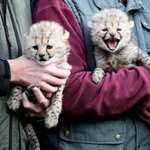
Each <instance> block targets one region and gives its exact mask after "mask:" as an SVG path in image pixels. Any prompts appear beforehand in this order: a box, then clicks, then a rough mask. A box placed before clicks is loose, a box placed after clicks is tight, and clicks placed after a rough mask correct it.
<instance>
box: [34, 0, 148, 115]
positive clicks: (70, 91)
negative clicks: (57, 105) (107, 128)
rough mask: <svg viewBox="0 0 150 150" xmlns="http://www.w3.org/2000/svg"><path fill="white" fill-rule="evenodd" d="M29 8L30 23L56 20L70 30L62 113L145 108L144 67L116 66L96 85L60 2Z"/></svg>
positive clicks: (79, 38) (76, 28) (77, 34)
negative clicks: (114, 69) (69, 50)
mask: <svg viewBox="0 0 150 150" xmlns="http://www.w3.org/2000/svg"><path fill="white" fill-rule="evenodd" d="M37 3H39V5H36V6H35V8H34V11H33V23H36V22H39V21H41V20H49V21H56V22H58V23H60V24H61V25H62V26H64V28H65V29H66V30H68V31H69V32H70V38H69V42H70V45H71V54H70V55H69V63H70V64H71V65H72V66H73V69H72V70H71V76H70V77H69V79H68V81H67V84H66V87H65V90H64V97H63V113H64V114H66V115H69V116H78V115H88V116H89V115H90V116H109V115H114V114H119V113H122V112H124V111H126V110H128V109H130V108H131V107H133V106H135V104H137V105H136V107H138V108H139V109H142V110H144V109H146V108H147V107H148V104H149V101H150V72H149V71H148V70H147V69H146V68H145V67H131V68H129V69H125V68H123V69H120V70H119V71H118V72H117V73H115V72H112V73H106V76H105V77H104V78H103V80H102V82H101V83H100V84H99V85H96V84H95V83H93V81H92V73H91V72H90V71H87V70H88V67H87V63H86V49H85V44H84V38H83V34H82V31H81V29H80V26H79V24H78V22H77V20H76V18H75V16H74V14H73V13H72V11H71V10H70V8H69V7H68V6H67V5H66V4H65V3H64V2H63V1H62V0H55V1H49V0H45V1H42V2H41V0H38V2H37Z"/></svg>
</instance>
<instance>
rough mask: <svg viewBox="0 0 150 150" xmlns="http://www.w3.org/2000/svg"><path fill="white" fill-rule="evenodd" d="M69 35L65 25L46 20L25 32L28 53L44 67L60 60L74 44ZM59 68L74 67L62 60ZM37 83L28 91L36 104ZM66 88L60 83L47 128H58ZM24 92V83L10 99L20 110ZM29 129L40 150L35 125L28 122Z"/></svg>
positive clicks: (10, 104) (28, 88)
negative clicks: (71, 42) (71, 44)
mask: <svg viewBox="0 0 150 150" xmlns="http://www.w3.org/2000/svg"><path fill="white" fill-rule="evenodd" d="M68 38H69V32H68V31H66V30H64V29H63V27H62V26H60V25H59V24H58V23H56V22H49V21H42V22H40V23H36V24H33V25H32V26H31V27H30V30H29V32H28V33H26V34H25V41H26V42H25V56H26V57H28V58H30V59H33V60H35V61H37V63H39V64H40V65H43V66H44V65H48V64H50V63H54V62H59V60H60V58H61V57H62V56H64V55H68V54H69V51H70V45H69V42H68ZM56 67H58V68H60V69H64V70H71V68H72V67H71V66H70V65H69V64H68V63H67V62H59V63H57V65H56ZM35 86H36V85H30V86H29V87H27V92H26V94H27V96H28V98H29V100H30V101H32V102H33V103H36V98H35V96H34V94H33V92H32V89H33V88H34V87H35ZM63 89H64V85H61V86H59V87H58V90H57V91H56V92H55V93H53V95H52V98H51V108H50V110H49V111H48V113H47V116H46V118H45V126H46V127H47V128H51V127H54V126H56V125H57V123H58V119H59V115H60V113H61V111H62V97H63ZM22 91H23V88H22V87H20V86H17V87H15V88H14V89H13V90H12V92H11V95H10V97H9V100H8V102H7V104H8V107H9V108H10V109H11V110H13V111H17V110H18V109H19V107H20V104H21V100H22V97H21V94H22ZM25 131H26V134H27V136H28V139H29V141H30V144H31V146H32V148H33V149H34V150H39V149H40V147H39V143H38V139H37V138H36V137H35V135H34V133H33V132H34V131H33V128H32V124H30V123H26V124H25ZM31 135H33V136H34V137H32V136H31Z"/></svg>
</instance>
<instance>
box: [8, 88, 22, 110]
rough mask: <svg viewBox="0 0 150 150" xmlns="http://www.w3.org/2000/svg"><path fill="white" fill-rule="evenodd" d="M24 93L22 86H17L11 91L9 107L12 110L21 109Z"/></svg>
mask: <svg viewBox="0 0 150 150" xmlns="http://www.w3.org/2000/svg"><path fill="white" fill-rule="evenodd" d="M22 91H23V87H21V86H15V87H14V88H13V89H12V90H11V92H10V97H9V99H8V101H7V105H8V107H9V109H10V110H12V111H17V110H18V109H19V108H20V104H21V101H22Z"/></svg>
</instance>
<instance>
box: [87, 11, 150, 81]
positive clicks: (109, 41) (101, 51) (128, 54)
mask: <svg viewBox="0 0 150 150" xmlns="http://www.w3.org/2000/svg"><path fill="white" fill-rule="evenodd" d="M88 26H89V28H90V30H91V40H92V42H93V44H94V46H95V52H94V53H95V59H96V69H95V71H94V73H93V81H94V82H95V83H97V84H98V83H100V82H101V80H102V78H103V76H104V75H105V72H112V71H115V72H117V71H118V70H119V69H120V68H129V67H131V66H137V65H139V62H140V65H143V66H145V67H147V68H148V69H149V70H150V57H149V56H148V55H147V54H146V53H144V52H143V51H142V50H141V49H140V48H138V47H137V46H135V45H134V44H133V42H132V35H131V32H132V27H133V26H134V22H133V21H131V20H129V19H128V16H127V15H126V13H125V12H123V11H122V10H120V9H115V8H113V9H103V10H101V11H99V12H98V13H96V14H94V16H93V19H92V21H89V22H88Z"/></svg>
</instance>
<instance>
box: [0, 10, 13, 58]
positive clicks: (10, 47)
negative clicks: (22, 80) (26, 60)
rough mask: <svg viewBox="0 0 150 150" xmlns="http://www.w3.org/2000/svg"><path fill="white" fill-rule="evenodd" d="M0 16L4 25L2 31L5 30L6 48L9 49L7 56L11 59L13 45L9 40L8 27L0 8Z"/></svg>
mask: <svg viewBox="0 0 150 150" xmlns="http://www.w3.org/2000/svg"><path fill="white" fill-rule="evenodd" d="M0 16H1V19H2V23H3V27H4V31H5V36H6V41H7V46H8V49H9V58H10V59H11V58H12V55H11V49H12V48H13V47H12V45H11V42H10V38H9V33H8V28H7V25H6V24H5V22H4V18H3V16H2V13H1V10H0Z"/></svg>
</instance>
